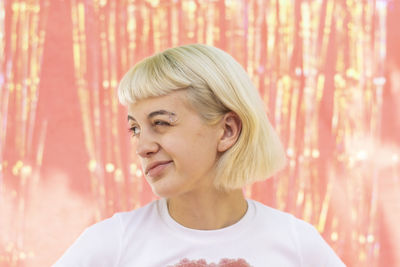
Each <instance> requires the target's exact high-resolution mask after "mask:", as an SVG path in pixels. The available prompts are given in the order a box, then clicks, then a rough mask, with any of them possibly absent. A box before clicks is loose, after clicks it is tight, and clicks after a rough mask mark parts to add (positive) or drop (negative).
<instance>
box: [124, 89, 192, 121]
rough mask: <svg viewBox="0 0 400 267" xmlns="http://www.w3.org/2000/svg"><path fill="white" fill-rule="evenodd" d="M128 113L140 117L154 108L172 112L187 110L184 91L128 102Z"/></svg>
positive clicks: (188, 106) (187, 105)
mask: <svg viewBox="0 0 400 267" xmlns="http://www.w3.org/2000/svg"><path fill="white" fill-rule="evenodd" d="M127 107H128V115H130V116H132V117H135V118H140V117H141V116H147V115H148V114H149V113H151V112H153V111H155V110H166V111H169V112H174V113H185V112H187V111H189V108H190V104H189V103H188V100H187V96H186V92H185V91H177V92H173V93H170V94H167V95H165V96H158V97H150V98H146V99H142V100H139V101H137V102H135V103H133V104H128V106H127Z"/></svg>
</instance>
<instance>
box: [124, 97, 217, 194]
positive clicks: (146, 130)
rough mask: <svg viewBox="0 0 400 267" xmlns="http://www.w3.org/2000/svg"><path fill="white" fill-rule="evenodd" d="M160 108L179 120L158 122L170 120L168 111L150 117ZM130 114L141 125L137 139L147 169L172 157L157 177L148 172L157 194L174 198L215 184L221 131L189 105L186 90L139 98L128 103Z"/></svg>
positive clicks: (140, 155) (136, 123)
mask: <svg viewBox="0 0 400 267" xmlns="http://www.w3.org/2000/svg"><path fill="white" fill-rule="evenodd" d="M160 109H162V110H166V111H168V112H173V113H174V114H176V121H175V122H171V125H169V126H166V125H155V121H156V120H161V121H167V122H168V121H169V122H170V120H169V116H167V115H157V116H155V117H153V118H151V119H149V118H148V114H150V113H151V112H153V111H155V110H160ZM128 114H129V115H130V116H131V117H133V118H134V119H135V120H136V121H135V122H134V124H135V125H137V127H139V128H140V134H139V135H138V136H136V137H134V139H135V140H136V142H137V154H138V155H139V157H140V160H141V163H142V167H143V168H144V169H145V168H146V166H147V165H148V164H150V163H151V162H155V161H164V160H172V164H171V165H170V166H168V167H167V168H166V169H165V170H164V171H163V172H162V175H160V176H158V177H156V179H152V178H151V177H148V176H146V179H147V181H148V182H149V184H150V186H151V187H152V190H153V192H154V193H155V194H157V195H158V196H160V197H165V198H171V197H174V196H179V195H182V194H187V193H195V191H199V190H200V191H201V190H207V188H211V187H212V181H213V179H214V177H215V174H214V165H215V162H216V159H217V156H218V152H217V144H218V138H219V137H220V136H221V134H222V132H221V130H220V129H219V128H218V127H216V126H209V125H207V124H206V123H205V122H204V121H203V120H202V118H201V117H200V116H199V114H197V112H196V111H195V110H194V109H193V108H191V107H190V104H189V103H188V102H187V100H186V92H185V91H179V92H174V93H171V94H168V95H166V96H161V97H155V98H148V99H144V100H141V101H138V102H137V103H135V104H131V105H129V106H128ZM132 122H133V121H130V124H132Z"/></svg>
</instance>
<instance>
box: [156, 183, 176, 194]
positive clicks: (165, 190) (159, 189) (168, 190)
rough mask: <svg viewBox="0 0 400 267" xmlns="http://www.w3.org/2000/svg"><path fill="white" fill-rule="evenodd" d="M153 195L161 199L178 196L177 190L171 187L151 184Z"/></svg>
mask: <svg viewBox="0 0 400 267" xmlns="http://www.w3.org/2000/svg"><path fill="white" fill-rule="evenodd" d="M149 184H150V187H151V190H152V191H153V193H154V194H155V195H156V196H158V197H160V198H171V197H174V196H176V195H177V194H178V192H177V190H176V188H174V187H172V186H171V185H163V184H160V183H159V184H157V183H149Z"/></svg>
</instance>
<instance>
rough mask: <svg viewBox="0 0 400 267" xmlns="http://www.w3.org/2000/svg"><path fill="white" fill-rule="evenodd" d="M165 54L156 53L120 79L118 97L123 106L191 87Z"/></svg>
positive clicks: (189, 82) (188, 81)
mask: <svg viewBox="0 0 400 267" xmlns="http://www.w3.org/2000/svg"><path fill="white" fill-rule="evenodd" d="M180 72H181V71H180V69H179V68H178V67H177V66H176V64H174V63H173V61H172V60H169V58H168V57H167V55H166V54H165V52H161V53H157V54H155V55H153V56H151V57H148V58H145V59H144V60H142V61H141V62H139V63H137V64H136V65H135V67H134V68H132V69H131V70H129V71H128V73H126V74H125V75H124V77H123V78H122V80H121V82H120V85H119V88H118V96H119V100H120V102H121V103H122V104H123V105H127V104H128V103H130V104H132V103H135V102H136V101H139V100H142V99H145V98H148V97H157V96H162V95H166V94H168V93H171V92H172V91H175V90H180V89H184V88H187V87H189V86H190V85H191V81H190V80H188V79H187V78H186V77H185V75H182V73H180Z"/></svg>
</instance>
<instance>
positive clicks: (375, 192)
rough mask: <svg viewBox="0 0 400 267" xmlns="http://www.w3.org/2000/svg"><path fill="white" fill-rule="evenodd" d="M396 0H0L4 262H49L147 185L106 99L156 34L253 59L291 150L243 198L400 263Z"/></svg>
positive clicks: (399, 13) (372, 256)
mask: <svg viewBox="0 0 400 267" xmlns="http://www.w3.org/2000/svg"><path fill="white" fill-rule="evenodd" d="M399 24H400V1H396V0H393V1H389V0H388V1H383V0H364V1H356V0H347V1H344V0H279V1H278V0H269V1H263V0H214V1H212V0H205V1H199V0H182V1H179V0H159V1H151V0H147V1H145V0H121V1H107V0H89V1H88V0H85V1H84V0H71V1H61V0H51V1H50V0H13V1H11V0H10V1H0V51H1V54H0V55H1V57H0V90H1V91H0V105H1V106H0V138H1V139H0V163H1V165H0V266H49V265H51V264H52V263H53V262H54V261H55V260H56V259H57V258H58V257H60V256H61V254H62V253H63V251H65V249H66V248H67V247H68V246H69V245H70V244H71V243H72V242H73V241H74V240H75V239H76V237H77V236H78V235H79V234H80V233H81V232H82V230H83V229H84V228H85V227H86V226H88V225H90V224H92V223H94V222H96V221H99V220H101V219H104V218H106V217H109V216H111V215H112V214H113V213H114V212H117V211H124V210H130V209H133V208H137V207H140V206H142V205H144V204H146V203H148V202H149V201H151V200H152V199H154V198H155V197H154V196H153V194H152V193H151V190H150V189H149V187H148V186H147V184H146V183H145V182H144V181H143V177H142V171H141V169H140V166H139V165H138V163H137V158H136V155H135V152H134V151H135V148H134V147H133V145H132V144H131V142H130V140H129V136H128V133H127V124H126V110H125V109H124V107H122V106H120V105H119V104H118V101H117V97H116V87H117V84H118V81H119V79H120V78H121V77H122V75H123V74H124V73H125V72H126V71H127V70H128V69H129V68H130V67H131V66H133V65H134V64H135V63H136V62H138V61H139V60H140V59H142V58H144V57H146V56H148V55H151V54H153V53H154V52H156V51H160V50H163V49H165V48H167V47H171V46H176V45H181V44H187V43H197V42H200V43H207V44H211V45H214V46H217V47H220V48H222V49H224V50H225V51H227V52H228V53H230V54H232V55H233V56H234V57H235V58H236V59H237V60H238V61H239V62H240V63H241V64H242V65H243V66H244V68H245V69H246V70H247V71H248V73H249V74H250V76H251V78H252V80H253V81H254V83H255V84H256V86H257V88H258V89H259V91H260V94H261V96H262V97H263V99H264V101H265V104H266V106H267V107H268V114H269V117H270V119H271V121H272V122H273V124H274V125H275V127H276V129H277V131H278V132H279V135H280V136H281V138H282V140H283V142H284V144H285V147H286V148H287V155H288V158H289V164H288V166H287V168H286V169H285V170H284V171H282V172H281V173H279V174H278V175H276V176H275V177H273V178H271V179H269V180H267V181H265V182H260V183H257V184H255V185H253V186H251V187H248V188H246V189H245V193H246V195H247V196H249V197H252V198H255V199H257V200H259V201H261V202H263V203H266V204H268V205H270V206H272V207H276V208H279V209H281V210H285V211H288V212H291V213H293V214H295V215H296V216H297V217H299V218H303V219H304V220H306V221H309V222H311V223H312V224H313V225H315V226H316V227H317V229H318V230H319V231H320V232H321V234H322V235H323V237H324V238H325V239H326V240H327V242H328V243H329V244H330V245H331V246H332V247H333V248H334V249H335V251H336V252H337V253H338V255H340V256H341V258H342V259H343V260H344V261H345V263H346V264H347V265H348V266H396V265H400V253H399V252H398V251H400V246H399V244H398V240H400V231H399V230H398V227H397V222H398V221H399V220H400V118H399V117H400V116H399V115H400V28H399V27H398V25H399Z"/></svg>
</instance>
